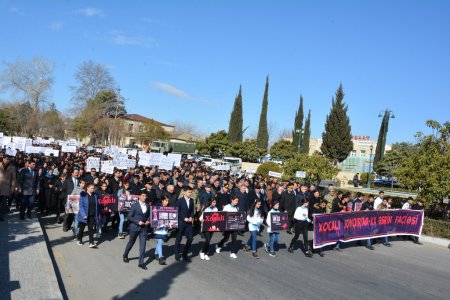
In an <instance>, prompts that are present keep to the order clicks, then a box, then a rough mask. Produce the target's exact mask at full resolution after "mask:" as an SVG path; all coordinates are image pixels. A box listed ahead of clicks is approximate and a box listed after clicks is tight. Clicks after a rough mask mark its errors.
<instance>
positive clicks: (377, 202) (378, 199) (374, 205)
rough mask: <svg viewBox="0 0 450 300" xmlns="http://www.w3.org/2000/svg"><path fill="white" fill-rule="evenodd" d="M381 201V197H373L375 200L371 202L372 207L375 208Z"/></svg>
mask: <svg viewBox="0 0 450 300" xmlns="http://www.w3.org/2000/svg"><path fill="white" fill-rule="evenodd" d="M382 202H383V198H380V197H377V199H375V202H374V203H373V208H374V209H377V207H378V205H380V204H381V203H382Z"/></svg>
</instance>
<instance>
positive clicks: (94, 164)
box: [86, 157, 100, 171]
mask: <svg viewBox="0 0 450 300" xmlns="http://www.w3.org/2000/svg"><path fill="white" fill-rule="evenodd" d="M91 169H95V170H96V171H98V170H100V157H88V158H87V159H86V171H90V170H91Z"/></svg>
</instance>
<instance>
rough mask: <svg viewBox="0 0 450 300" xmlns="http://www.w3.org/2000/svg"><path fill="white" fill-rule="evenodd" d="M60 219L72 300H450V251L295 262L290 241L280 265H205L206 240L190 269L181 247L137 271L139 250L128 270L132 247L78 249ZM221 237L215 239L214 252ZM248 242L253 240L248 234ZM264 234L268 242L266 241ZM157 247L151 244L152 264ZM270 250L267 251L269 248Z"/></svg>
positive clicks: (104, 244) (219, 261) (56, 237)
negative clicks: (178, 256)
mask: <svg viewBox="0 0 450 300" xmlns="http://www.w3.org/2000/svg"><path fill="white" fill-rule="evenodd" d="M53 220H54V218H52V219H49V218H43V219H41V222H42V223H43V225H44V227H45V229H46V231H47V234H48V236H49V240H50V244H51V248H52V250H53V253H54V255H55V259H56V262H57V265H58V269H59V271H60V273H61V276H62V280H63V282H64V289H65V292H66V293H67V297H68V298H69V299H193V298H195V299H208V298H209V299H215V300H217V299H360V298H361V297H364V298H365V299H449V297H450V285H449V284H448V283H449V280H450V259H449V258H450V251H449V250H448V249H447V248H444V247H439V246H434V245H432V244H425V245H423V246H419V245H415V244H413V243H411V242H405V241H393V247H392V248H386V247H384V246H382V245H375V248H376V249H375V250H374V251H370V250H368V249H366V248H364V247H358V246H356V245H354V244H353V245H352V246H349V247H347V248H345V249H344V251H343V252H341V253H339V252H335V251H327V252H326V256H325V257H324V258H321V257H319V256H316V255H315V256H314V258H312V259H311V258H307V257H305V256H304V255H303V254H301V253H300V251H296V252H295V253H294V254H290V253H288V252H287V251H286V247H285V245H284V244H285V243H287V242H288V241H289V238H290V237H291V236H289V235H287V234H283V235H282V238H281V244H282V245H281V249H280V251H279V255H278V257H276V258H272V257H270V256H268V255H267V254H266V253H265V252H264V251H263V250H262V249H261V250H260V251H259V254H260V257H261V259H259V260H256V259H254V258H252V257H251V256H250V254H249V253H245V252H243V251H242V250H240V251H239V252H238V259H236V260H232V259H230V258H229V252H228V248H227V247H226V248H225V249H224V251H223V252H222V253H220V254H211V260H210V261H202V260H200V258H199V257H198V256H197V255H198V252H199V250H200V249H199V246H200V244H201V243H200V244H199V241H200V240H201V239H200V237H199V236H196V237H195V238H194V247H193V252H194V257H193V261H192V263H190V264H186V263H184V262H176V261H175V259H174V257H173V251H174V248H173V240H171V241H169V242H168V244H167V245H166V246H165V248H164V251H165V253H169V254H170V255H171V256H170V257H169V258H168V260H167V262H168V265H167V266H160V265H158V264H157V262H156V261H150V262H149V264H148V270H146V271H144V270H141V269H139V268H138V267H137V264H138V262H137V254H138V253H137V251H138V250H137V244H136V246H135V248H133V249H132V251H131V253H130V259H131V260H130V263H129V264H125V263H123V262H122V253H123V250H124V247H125V244H126V241H127V239H125V240H119V239H116V238H115V237H114V236H113V234H112V233H111V234H105V237H104V238H103V239H102V240H101V241H100V244H99V248H98V249H89V248H88V247H87V245H86V244H85V245H83V246H78V245H77V244H76V243H75V242H73V241H72V236H71V235H70V234H69V233H64V232H63V231H62V229H61V226H60V225H57V224H53V223H52V222H53ZM219 236H220V234H215V236H214V237H213V242H212V244H213V245H214V244H215V243H217V241H218V239H219ZM246 237H248V233H247V234H246ZM266 238H267V234H264V237H263V238H262V239H264V240H265V239H266ZM154 245H155V242H154V241H153V240H150V241H149V243H148V244H147V249H148V251H147V257H152V256H153V254H154V248H153V247H154ZM261 245H262V243H259V246H261Z"/></svg>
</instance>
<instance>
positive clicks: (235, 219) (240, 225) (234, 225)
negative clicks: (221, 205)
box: [226, 211, 247, 231]
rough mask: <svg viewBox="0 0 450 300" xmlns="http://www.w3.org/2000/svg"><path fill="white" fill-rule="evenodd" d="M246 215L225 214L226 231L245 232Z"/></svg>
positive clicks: (240, 213)
mask: <svg viewBox="0 0 450 300" xmlns="http://www.w3.org/2000/svg"><path fill="white" fill-rule="evenodd" d="M246 216H247V213H246V212H243V211H237V212H227V218H226V221H227V231H234V230H245V221H246V220H247V219H246Z"/></svg>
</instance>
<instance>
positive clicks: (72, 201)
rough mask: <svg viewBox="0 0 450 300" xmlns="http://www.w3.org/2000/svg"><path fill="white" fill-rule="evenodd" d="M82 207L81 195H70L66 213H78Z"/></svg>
mask: <svg viewBox="0 0 450 300" xmlns="http://www.w3.org/2000/svg"><path fill="white" fill-rule="evenodd" d="M79 209H80V195H68V196H67V202H66V207H65V210H66V213H68V214H77V213H78V211H79Z"/></svg>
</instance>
